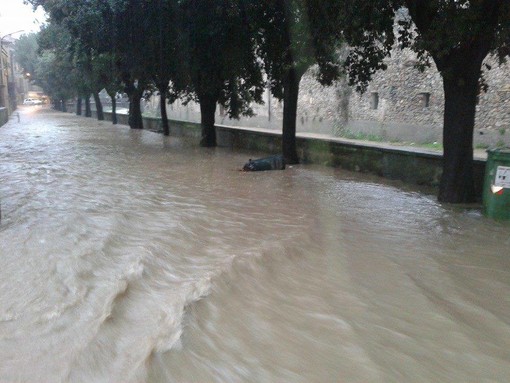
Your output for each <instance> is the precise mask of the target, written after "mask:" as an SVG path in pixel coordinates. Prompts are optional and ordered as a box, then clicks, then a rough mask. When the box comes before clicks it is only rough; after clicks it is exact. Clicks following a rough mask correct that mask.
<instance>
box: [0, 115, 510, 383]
mask: <svg viewBox="0 0 510 383" xmlns="http://www.w3.org/2000/svg"><path fill="white" fill-rule="evenodd" d="M0 155H1V162H0V175H1V184H0V198H1V204H2V214H3V217H2V221H1V225H0V284H1V285H0V381H1V382H88V383H90V382H342V383H350V382H360V383H370V382H403V383H411V382H434V383H436V382H442V383H445V382H454V383H459V382H485V383H489V382H501V383H504V382H508V381H510V225H508V224H503V223H495V222H493V221H491V220H488V219H486V218H484V217H483V216H482V215H481V214H480V211H479V210H478V209H476V208H475V209H463V208H458V207H452V206H447V205H441V204H439V203H438V202H436V200H435V197H434V196H431V195H427V194H420V193H417V192H415V191H413V190H412V189H409V188H407V187H405V186H402V185H397V184H390V183H387V182H385V181H383V180H380V179H376V178H367V176H363V175H358V174H353V173H348V172H343V171H339V170H334V169H328V168H319V167H311V166H303V165H300V166H294V167H292V168H289V169H287V170H285V171H274V172H257V173H243V172H239V171H238V170H237V169H238V168H240V167H241V166H242V164H243V163H244V162H245V161H246V160H247V158H248V157H249V156H250V157H252V156H255V155H256V153H232V152H230V151H228V150H224V149H201V148H197V147H194V146H189V145H188V144H186V143H185V142H183V141H181V140H179V139H177V138H175V137H170V138H168V137H163V136H161V135H158V134H154V133H151V132H147V131H133V130H130V129H128V128H126V127H121V126H119V127H113V126H112V125H111V124H110V123H108V122H102V123H98V122H97V121H94V120H92V119H85V118H77V117H76V116H73V115H71V114H59V113H56V112H51V111H49V110H44V109H41V108H38V107H28V108H24V109H22V110H21V122H20V123H18V122H17V121H15V120H11V121H10V122H9V123H8V124H7V125H5V126H4V127H1V128H0Z"/></svg>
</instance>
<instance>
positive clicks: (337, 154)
mask: <svg viewBox="0 0 510 383" xmlns="http://www.w3.org/2000/svg"><path fill="white" fill-rule="evenodd" d="M117 118H118V123H119V124H125V125H127V122H128V116H127V115H122V114H119V115H117ZM105 119H106V120H109V121H111V113H108V112H105ZM143 120H144V128H145V129H147V130H151V131H153V132H156V133H161V132H162V128H161V120H160V119H159V118H148V117H144V119H143ZM170 134H171V135H172V136H178V137H187V138H190V139H192V140H193V141H196V143H197V144H198V142H199V141H200V136H201V128H200V124H197V123H194V122H187V121H176V120H170ZM216 135H217V142H218V146H220V147H228V148H231V149H236V150H249V151H256V152H262V153H268V154H275V153H279V152H281V145H282V138H281V133H279V132H272V131H268V130H265V129H256V128H252V129H250V128H239V127H231V126H225V125H216ZM317 136H318V135H313V134H306V133H298V134H297V140H296V143H297V151H298V155H299V157H300V158H301V161H302V163H305V164H320V165H325V166H333V167H340V168H343V169H347V170H352V171H356V172H363V173H370V174H375V175H378V176H381V177H385V178H388V179H392V180H401V181H403V182H406V183H410V184H415V185H425V186H432V187H437V186H438V185H439V180H440V177H441V173H442V162H443V157H442V155H441V154H440V153H438V152H433V151H428V150H421V149H418V148H408V147H406V148H402V149H400V148H398V147H394V146H390V145H385V144H381V143H372V142H360V141H356V140H348V139H341V138H334V137H317ZM484 174H485V160H484V159H481V158H479V159H475V161H474V176H475V189H476V195H477V197H478V198H479V200H481V196H482V192H483V182H484Z"/></svg>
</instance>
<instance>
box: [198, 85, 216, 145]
mask: <svg viewBox="0 0 510 383" xmlns="http://www.w3.org/2000/svg"><path fill="white" fill-rule="evenodd" d="M217 101H218V100H217V98H216V97H214V96H209V95H205V96H202V97H200V123H201V126H202V139H201V140H200V146H203V147H213V146H216V128H215V127H214V114H215V113H216V102H217Z"/></svg>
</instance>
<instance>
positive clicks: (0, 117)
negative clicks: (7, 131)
mask: <svg viewBox="0 0 510 383" xmlns="http://www.w3.org/2000/svg"><path fill="white" fill-rule="evenodd" d="M7 121H9V113H8V111H7V108H0V126H3V125H4V124H6V123H7Z"/></svg>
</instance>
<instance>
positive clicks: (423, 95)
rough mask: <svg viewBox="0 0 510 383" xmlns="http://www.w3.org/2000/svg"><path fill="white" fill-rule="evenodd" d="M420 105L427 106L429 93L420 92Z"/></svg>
mask: <svg viewBox="0 0 510 383" xmlns="http://www.w3.org/2000/svg"><path fill="white" fill-rule="evenodd" d="M420 100H421V106H422V107H423V108H428V107H429V105H430V93H427V92H424V93H420Z"/></svg>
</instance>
